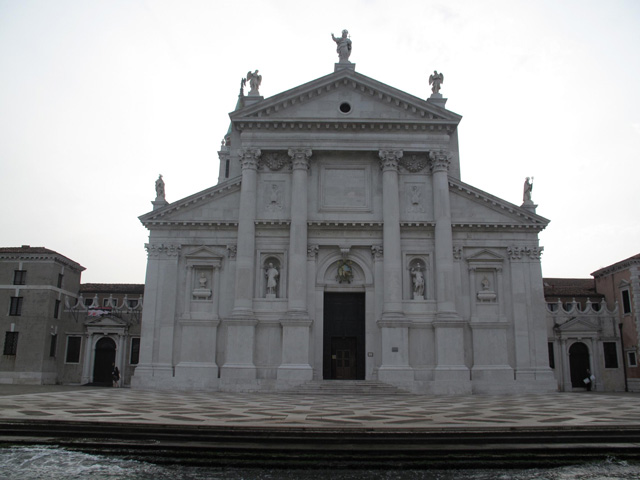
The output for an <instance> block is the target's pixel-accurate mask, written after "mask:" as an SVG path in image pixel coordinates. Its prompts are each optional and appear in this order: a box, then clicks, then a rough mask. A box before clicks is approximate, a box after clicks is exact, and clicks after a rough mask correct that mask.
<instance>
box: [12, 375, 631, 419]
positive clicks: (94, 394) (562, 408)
mask: <svg viewBox="0 0 640 480" xmlns="http://www.w3.org/2000/svg"><path fill="white" fill-rule="evenodd" d="M25 419H33V420H36V419H37V420H44V419H46V420H64V421H83V422H86V421H92V422H107V423H109V422H116V423H128V422H132V423H145V424H161V425H191V426H196V425H200V426H225V427H234V426H246V427H260V428H261V427H265V428H268V427H288V428H296V427H297V428H336V427H338V428H370V429H393V430H402V429H458V428H465V429H468V428H478V429H485V428H495V427H501V428H511V427H577V426H589V427H598V426H640V395H638V394H600V393H595V392H591V393H553V394H534V395H531V394H527V395H509V396H488V395H473V396H456V397H444V396H422V395H359V396H354V395H296V394H283V393H273V394H264V393H260V394H257V393H253V394H252V393H220V392H213V393H204V392H200V393H171V392H152V391H143V390H130V389H113V388H90V387H78V388H77V389H69V388H67V389H64V388H61V387H58V388H55V387H50V388H47V387H31V388H30V389H26V392H25V389H24V388H20V387H14V386H7V385H0V421H3V420H25Z"/></svg>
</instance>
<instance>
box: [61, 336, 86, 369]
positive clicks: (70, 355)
mask: <svg viewBox="0 0 640 480" xmlns="http://www.w3.org/2000/svg"><path fill="white" fill-rule="evenodd" d="M81 345H82V337H79V336H69V337H67V354H66V356H65V360H64V361H65V363H80V347H81Z"/></svg>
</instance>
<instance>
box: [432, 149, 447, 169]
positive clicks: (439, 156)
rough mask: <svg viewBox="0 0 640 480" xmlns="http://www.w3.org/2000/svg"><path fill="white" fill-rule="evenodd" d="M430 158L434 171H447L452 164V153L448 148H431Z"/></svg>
mask: <svg viewBox="0 0 640 480" xmlns="http://www.w3.org/2000/svg"><path fill="white" fill-rule="evenodd" d="M429 160H430V161H431V171H432V172H447V171H449V165H450V164H451V153H449V152H448V151H447V150H431V151H430V152H429Z"/></svg>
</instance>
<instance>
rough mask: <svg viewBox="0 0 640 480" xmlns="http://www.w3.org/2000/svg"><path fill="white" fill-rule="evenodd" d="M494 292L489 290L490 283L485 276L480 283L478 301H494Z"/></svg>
mask: <svg viewBox="0 0 640 480" xmlns="http://www.w3.org/2000/svg"><path fill="white" fill-rule="evenodd" d="M496 296H497V295H496V292H494V291H493V290H492V289H491V282H490V281H489V279H488V278H487V276H486V275H485V276H484V278H483V279H482V280H481V281H480V291H479V292H478V300H480V301H481V302H493V301H495V299H496Z"/></svg>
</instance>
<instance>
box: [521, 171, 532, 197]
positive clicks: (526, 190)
mask: <svg viewBox="0 0 640 480" xmlns="http://www.w3.org/2000/svg"><path fill="white" fill-rule="evenodd" d="M532 190H533V177H527V179H526V180H525V181H524V186H523V188H522V201H523V202H524V203H533V202H532V201H531V191H532Z"/></svg>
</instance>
